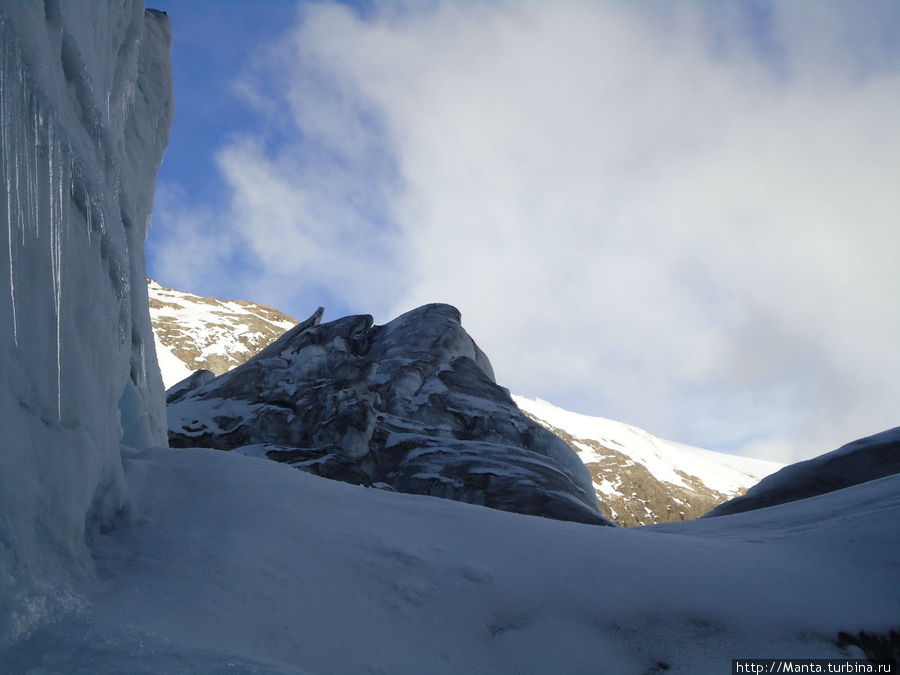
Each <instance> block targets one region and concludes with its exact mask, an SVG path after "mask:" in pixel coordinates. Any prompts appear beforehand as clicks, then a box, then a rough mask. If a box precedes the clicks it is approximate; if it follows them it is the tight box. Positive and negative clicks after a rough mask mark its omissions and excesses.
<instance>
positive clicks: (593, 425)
mask: <svg viewBox="0 0 900 675" xmlns="http://www.w3.org/2000/svg"><path fill="white" fill-rule="evenodd" d="M513 400H515V402H516V404H517V405H518V406H519V408H521V409H522V410H523V411H524V412H525V414H527V415H529V416H530V417H532V418H533V419H534V420H536V421H537V422H539V423H540V424H542V425H543V426H545V427H546V428H547V429H550V430H551V431H553V432H554V433H555V434H556V435H557V436H559V437H560V438H562V439H563V440H564V441H566V442H567V443H568V444H569V446H570V447H572V448H573V449H574V450H575V451H576V452H577V453H578V456H579V457H580V458H581V460H582V461H583V462H584V463H585V465H586V466H587V467H588V469H590V471H591V475H592V476H593V479H594V488H595V490H596V491H597V497H598V499H599V501H600V504H601V508H602V510H603V512H604V514H605V515H606V516H607V517H609V518H612V519H613V520H614V521H615V522H617V523H619V524H620V525H626V526H630V525H651V524H654V523H663V522H671V521H679V520H689V519H692V518H698V517H699V516H702V515H703V514H704V513H706V512H708V511H709V510H711V509H712V508H714V507H715V506H717V505H718V504H721V503H723V502H725V501H728V500H729V499H732V498H734V497H738V496H740V495H742V494H744V493H745V492H746V491H747V489H748V488H750V487H752V486H753V485H756V483H758V482H759V481H760V480H761V479H762V478H764V477H765V476H768V475H769V474H771V473H773V472H775V471H778V470H779V469H781V468H782V466H783V465H782V464H779V463H777V462H769V461H766V460H761V459H753V458H750V457H740V456H737V455H729V454H726V453H722V452H714V451H712V450H705V449H703V448H698V447H694V446H690V445H685V444H683V443H676V442H674V441H667V440H665V439H662V438H657V437H656V436H653V435H652V434H650V433H648V432H647V431H644V430H643V429H639V428H638V427H634V426H631V425H629V424H625V423H623V422H617V421H615V420H609V419H605V418H602V417H591V416H588V415H581V414H578V413H574V412H571V411H568V410H564V409H562V408H558V407H557V406H554V405H553V404H551V403H548V402H546V401H542V400H540V399H536V400H535V399H529V398H525V397H523V396H513Z"/></svg>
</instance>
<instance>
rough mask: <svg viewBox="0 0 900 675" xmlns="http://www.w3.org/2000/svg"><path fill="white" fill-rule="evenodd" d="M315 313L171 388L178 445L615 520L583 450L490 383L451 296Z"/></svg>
mask: <svg viewBox="0 0 900 675" xmlns="http://www.w3.org/2000/svg"><path fill="white" fill-rule="evenodd" d="M321 316H322V310H321V309H320V310H319V311H317V312H316V313H315V314H314V315H313V316H312V317H310V318H309V319H307V320H306V321H304V322H303V323H301V324H299V325H298V326H296V327H295V328H293V329H292V330H290V331H288V332H287V333H286V334H285V335H283V336H282V337H281V338H280V339H278V340H277V341H276V342H274V343H272V344H271V345H269V346H268V347H267V348H266V349H264V350H262V351H261V352H259V353H258V354H257V355H256V356H255V357H254V358H252V359H251V360H249V361H247V362H246V363H245V364H243V365H241V366H239V367H238V368H236V369H234V370H232V371H230V372H228V373H225V374H224V375H221V376H219V377H217V378H215V379H212V380H209V381H207V382H206V383H204V384H199V386H196V385H197V384H198V383H187V382H185V383H184V386H183V387H182V385H181V384H179V385H177V388H178V391H176V390H175V389H176V388H173V389H172V390H170V403H169V408H168V411H169V442H170V445H172V446H173V447H212V448H218V449H222V450H237V449H241V451H242V452H247V453H248V454H264V455H265V456H267V457H269V458H270V459H274V460H276V461H281V462H286V463H289V464H291V465H293V466H296V467H297V468H300V469H303V470H305V471H310V472H312V473H317V474H319V475H323V476H327V477H329V478H336V479H339V480H345V481H347V482H351V483H356V484H363V485H372V484H375V483H380V484H385V485H387V486H390V487H392V488H393V489H395V490H397V491H400V492H408V493H415V494H425V495H433V496H437V497H445V498H449V499H454V500H457V501H464V502H468V503H474V504H482V505H485V506H490V507H493V508H498V509H502V510H506V511H515V512H519V513H527V514H532V515H540V516H546V517H550V518H557V519H562V520H573V521H578V522H584V523H596V524H604V525H610V524H611V523H610V522H609V521H607V520H606V519H605V518H604V517H603V516H602V515H601V514H600V512H599V510H598V507H597V501H596V497H595V496H594V492H593V488H592V484H591V476H590V473H589V472H588V470H587V469H586V468H585V466H584V465H583V464H582V462H581V460H580V459H579V458H578V456H577V455H576V454H575V453H574V452H573V451H572V450H571V449H570V448H569V447H568V446H567V445H566V444H565V443H564V442H563V441H562V440H560V439H559V438H557V437H556V436H554V435H553V434H552V433H550V432H549V431H547V430H546V429H544V428H542V427H541V426H540V425H538V424H536V423H535V422H534V421H532V420H531V419H529V418H527V417H526V416H525V415H523V414H522V413H521V412H520V411H519V409H518V407H517V406H516V404H515V403H514V402H513V401H512V399H511V398H510V395H509V392H508V391H507V390H506V389H504V388H502V387H500V386H498V385H497V384H496V383H495V381H494V375H493V369H492V368H491V364H490V362H489V361H488V359H487V357H486V356H485V354H484V353H483V352H482V351H481V350H480V349H479V348H478V346H477V345H476V344H475V342H474V341H473V340H472V338H471V337H470V336H469V335H468V334H467V333H466V332H465V330H464V329H463V328H462V325H461V324H460V316H459V312H458V311H457V310H456V309H455V308H453V307H451V306H449V305H442V304H432V305H426V306H423V307H420V308H418V309H415V310H413V311H411V312H408V313H406V314H404V315H402V316H400V317H398V318H397V319H395V320H394V321H391V322H390V323H387V324H385V325H383V326H375V325H373V320H372V317H371V316H367V315H362V316H349V317H345V318H342V319H338V320H336V321H331V322H329V323H320V321H321ZM203 377H208V376H203Z"/></svg>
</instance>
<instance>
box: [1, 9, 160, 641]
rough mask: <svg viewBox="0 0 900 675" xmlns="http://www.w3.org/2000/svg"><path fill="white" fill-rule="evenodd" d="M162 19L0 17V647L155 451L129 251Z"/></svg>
mask: <svg viewBox="0 0 900 675" xmlns="http://www.w3.org/2000/svg"><path fill="white" fill-rule="evenodd" d="M170 44H171V33H170V28H169V22H168V18H167V17H166V16H165V15H164V14H162V13H158V12H153V11H145V10H144V7H143V3H142V2H125V3H122V2H110V3H103V2H91V3H69V2H62V1H60V0H45V1H43V2H2V3H0V146H2V147H0V173H2V178H0V218H2V219H3V220H5V223H4V224H3V225H2V226H0V252H2V256H3V257H4V258H6V264H5V265H3V266H2V268H0V316H2V317H3V318H2V320H0V359H2V365H0V411H2V415H3V423H2V426H0V448H2V452H0V646H2V645H3V644H4V643H5V642H7V641H9V640H12V639H15V638H16V637H18V636H21V635H23V634H26V633H27V632H28V631H29V629H30V627H31V626H33V625H35V624H36V623H37V622H40V621H41V620H43V619H46V618H48V617H52V616H53V615H54V614H55V612H57V611H58V610H59V609H60V608H61V605H63V606H65V605H71V604H72V603H73V602H77V599H75V598H73V597H70V596H67V594H66V593H65V591H64V582H65V578H66V577H67V575H68V574H70V573H71V572H72V570H77V569H79V568H80V569H90V564H91V563H90V556H89V554H88V549H87V543H86V538H87V537H89V536H90V533H91V532H92V531H95V530H96V528H98V527H102V526H103V525H104V524H105V523H108V522H109V521H110V519H111V518H112V517H113V515H114V514H115V513H116V511H117V510H118V508H119V507H120V504H121V500H122V493H123V475H122V467H121V459H120V450H119V448H120V443H122V442H124V443H126V444H130V445H135V446H146V445H151V444H161V445H164V444H165V443H166V429H165V410H164V394H163V386H162V381H161V379H160V375H159V370H158V367H157V365H156V356H155V352H154V349H153V335H152V331H151V327H150V317H149V311H148V300H147V287H146V281H145V278H146V271H145V261H144V250H143V244H144V239H145V237H146V234H147V227H148V224H149V219H150V208H151V203H152V198H153V191H154V187H155V182H156V173H157V169H158V168H159V164H160V161H161V159H162V153H163V150H164V148H165V146H166V143H167V141H168V135H169V127H170V124H171V119H172V109H173V108H172V93H171V67H170V63H169V47H170Z"/></svg>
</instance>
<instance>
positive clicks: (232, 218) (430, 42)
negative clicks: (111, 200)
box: [173, 2, 900, 459]
mask: <svg viewBox="0 0 900 675" xmlns="http://www.w3.org/2000/svg"><path fill="white" fill-rule="evenodd" d="M897 7H898V6H897V5H896V4H892V3H876V2H872V3H866V2H863V3H854V4H853V6H852V7H851V6H849V5H839V4H836V3H804V2H791V3H772V4H769V3H753V4H749V3H708V4H707V3H696V4H695V3H678V4H662V3H651V4H641V5H639V4H638V3H598V2H586V3H578V2H567V3H492V4H482V3H460V4H451V3H432V4H429V5H428V6H427V9H421V6H417V5H412V6H406V5H391V6H390V9H387V10H382V11H381V13H378V12H375V13H374V14H372V15H369V16H366V17H365V18H362V17H360V16H359V15H358V14H355V13H354V12H352V11H351V10H350V9H347V8H346V7H344V6H341V5H336V4H330V3H316V4H311V5H308V6H306V7H305V9H304V11H303V12H302V14H301V17H300V20H299V23H298V25H297V26H295V27H293V28H292V29H291V31H290V32H289V34H288V35H286V36H285V38H284V40H282V41H281V42H280V43H279V44H278V46H277V47H275V48H273V49H272V50H270V51H268V52H267V53H265V54H260V55H257V57H256V60H255V61H254V66H253V67H252V68H251V69H249V70H248V71H247V72H245V73H244V76H243V78H242V79H241V82H240V88H241V90H242V91H243V92H244V95H246V96H247V97H248V100H251V101H255V102H256V103H257V104H258V106H259V107H260V109H261V110H263V111H268V113H267V114H269V115H270V121H271V127H270V130H269V131H268V132H267V131H265V130H262V129H256V130H250V131H248V133H247V134H246V135H244V136H242V137H239V138H235V139H234V141H233V142H232V143H230V144H229V145H228V146H227V147H224V148H223V149H222V150H221V152H220V154H219V157H218V161H219V166H220V168H221V171H222V175H223V177H224V179H225V181H226V183H227V185H228V187H229V190H230V194H231V200H230V203H228V204H225V205H220V206H219V207H216V215H215V221H216V227H215V232H212V231H211V230H208V231H209V232H210V234H214V235H215V237H216V238H217V237H219V236H221V235H224V239H222V240H220V242H224V243H219V244H216V245H217V246H224V247H225V248H228V247H231V248H234V249H235V250H240V251H241V252H242V253H243V255H245V256H250V257H252V259H253V265H252V267H243V269H251V268H252V270H253V271H252V274H245V277H247V278H246V279H245V281H247V282H248V284H250V281H251V279H250V277H252V285H248V293H249V292H250V290H253V292H256V293H262V292H265V295H264V297H265V298H266V299H267V300H268V301H270V302H275V301H276V300H277V301H278V302H281V303H282V305H283V306H285V307H286V308H288V309H290V310H291V311H294V312H298V311H299V312H300V313H302V311H305V309H304V310H297V309H295V308H296V307H297V306H298V305H302V306H304V307H308V308H310V309H311V308H313V307H314V306H315V305H316V304H319V303H321V302H328V301H333V302H332V304H334V305H336V307H335V308H336V309H338V310H340V311H342V310H344V309H350V310H351V311H369V312H373V313H375V314H376V318H377V319H379V320H382V321H383V320H387V319H389V318H391V317H392V316H393V315H394V314H396V313H397V312H400V311H403V310H406V309H409V308H411V307H412V306H415V305H417V304H420V303H424V302H431V301H445V302H450V303H452V304H454V305H456V306H458V307H459V308H460V309H461V311H462V313H463V320H464V324H465V326H466V327H467V329H468V330H469V331H470V333H471V334H472V335H473V336H474V337H475V339H476V340H477V341H478V342H479V344H481V346H482V347H483V348H484V349H485V351H486V352H487V353H488V355H489V356H490V357H491V360H492V362H493V364H494V367H495V370H496V372H497V375H498V379H499V380H500V381H501V383H503V384H505V385H507V386H509V387H510V388H511V389H513V390H514V391H517V392H520V393H523V394H528V395H533V396H542V397H544V398H548V399H550V400H552V401H554V402H556V403H559V404H561V405H564V406H568V407H571V408H574V409H578V410H580V411H583V412H588V413H591V414H598V415H605V416H608V417H613V418H618V419H623V420H625V421H629V422H633V423H635V424H639V425H641V426H644V427H646V428H648V429H650V430H652V431H653V432H654V433H656V434H659V435H668V436H670V437H672V438H675V439H678V440H682V441H686V442H693V443H697V444H700V445H706V446H708V447H714V448H722V449H729V450H743V451H745V452H754V453H758V454H762V455H765V454H770V455H771V454H777V455H779V456H780V457H781V458H785V459H786V458H791V457H797V456H806V455H809V454H812V453H814V452H818V451H822V450H826V449H830V448H831V447H834V446H836V445H837V444H839V443H842V442H845V441H848V440H851V439H852V438H854V437H857V436H861V435H864V434H867V433H873V432H875V431H879V430H881V429H883V428H886V427H888V426H893V425H896V424H897V423H898V419H897V412H898V410H900V373H898V368H900V365H898V362H897V360H896V358H895V356H894V351H895V350H896V345H897V344H898V343H900V306H898V305H897V302H896V298H898V297H900V275H898V274H897V272H896V256H897V252H898V251H900V228H898V226H897V225H898V215H900V191H898V190H897V189H896V186H897V185H898V181H900V135H898V134H897V133H896V120H897V115H898V112H900V67H898V64H900V58H898V57H900V48H898V45H897V42H896V40H895V39H893V38H891V36H892V35H896V34H897V31H898V30H900V11H898V10H897ZM182 206H185V205H184V204H182ZM197 208H198V207H197V206H196V205H191V206H188V207H187V208H186V209H184V208H183V209H182V211H181V213H182V215H181V216H180V217H182V218H184V217H185V216H184V214H185V213H187V214H191V213H194V214H196V212H197ZM173 217H177V216H173ZM204 219H205V220H206V221H208V220H209V218H208V217H206V216H203V217H201V218H200V219H199V220H201V221H202V220H204ZM194 220H195V221H197V220H198V219H197V218H196V217H195V218H194ZM200 229H202V228H200ZM192 231H194V232H196V231H198V230H197V228H196V227H195V228H194V229H193V230H192ZM232 253H233V252H232ZM225 255H226V257H227V252H226V253H225ZM196 269H198V270H201V269H204V266H203V265H202V264H200V265H197V266H196ZM226 272H227V274H229V275H232V278H234V272H233V271H232V270H226ZM203 273H204V274H206V273H208V272H207V271H204V272H203Z"/></svg>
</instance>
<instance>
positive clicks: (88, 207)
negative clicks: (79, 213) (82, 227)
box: [84, 188, 94, 246]
mask: <svg viewBox="0 0 900 675" xmlns="http://www.w3.org/2000/svg"><path fill="white" fill-rule="evenodd" d="M93 209H94V205H93V204H91V196H90V195H89V194H88V191H87V188H85V190H84V219H85V220H86V221H87V238H88V246H90V245H91V211H93Z"/></svg>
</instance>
